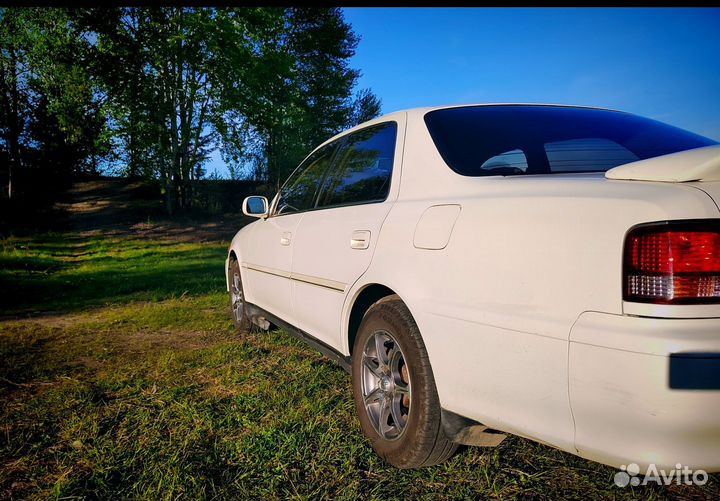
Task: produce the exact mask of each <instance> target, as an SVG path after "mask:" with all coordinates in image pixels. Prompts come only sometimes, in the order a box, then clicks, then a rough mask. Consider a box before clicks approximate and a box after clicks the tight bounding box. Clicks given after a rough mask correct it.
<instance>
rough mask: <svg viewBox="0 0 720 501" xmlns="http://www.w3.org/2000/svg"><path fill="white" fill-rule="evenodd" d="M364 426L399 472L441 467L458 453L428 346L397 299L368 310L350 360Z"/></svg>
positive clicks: (375, 445) (354, 391)
mask: <svg viewBox="0 0 720 501" xmlns="http://www.w3.org/2000/svg"><path fill="white" fill-rule="evenodd" d="M352 379H353V396H354V400H355V408H356V410H357V413H358V416H359V418H360V426H361V428H362V431H363V433H364V434H365V436H367V437H368V438H369V439H370V441H371V443H372V447H373V449H374V450H375V452H377V453H378V455H380V457H382V458H383V459H385V460H386V461H387V462H389V463H390V464H392V465H394V466H397V467H398V468H417V467H421V466H430V465H433V464H437V463H441V462H443V461H445V460H446V459H448V458H449V457H450V456H451V455H452V454H453V453H454V452H455V450H456V449H457V444H455V443H453V442H451V441H450V440H448V439H447V437H446V436H445V434H444V433H443V429H442V426H441V422H440V400H439V398H438V395H437V389H436V387H435V379H434V377H433V373H432V368H431V367H430V360H429V359H428V354H427V351H426V349H425V343H424V342H423V340H422V337H421V336H420V331H419V330H418V327H417V324H416V323H415V320H414V319H413V318H412V315H411V314H410V311H409V310H408V309H407V306H405V304H404V303H403V302H402V301H401V300H400V298H399V297H397V296H390V297H388V298H384V299H381V300H380V301H378V302H377V303H375V304H374V305H373V306H371V307H370V309H369V310H368V311H367V313H366V314H365V316H364V317H363V320H362V322H361V324H360V328H359V330H358V335H357V338H356V339H355V345H354V347H353V357H352Z"/></svg>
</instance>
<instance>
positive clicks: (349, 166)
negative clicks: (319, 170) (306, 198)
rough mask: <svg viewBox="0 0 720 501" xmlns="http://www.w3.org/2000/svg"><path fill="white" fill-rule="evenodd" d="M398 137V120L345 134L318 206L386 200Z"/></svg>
mask: <svg viewBox="0 0 720 501" xmlns="http://www.w3.org/2000/svg"><path fill="white" fill-rule="evenodd" d="M396 137H397V123H395V122H387V123H383V124H380V125H374V126H371V127H367V128H365V129H362V130H360V131H357V132H354V133H352V134H349V135H348V136H346V138H345V142H344V143H343V145H342V146H340V149H339V150H338V153H337V156H336V158H335V162H334V166H333V168H332V170H331V172H330V174H329V175H328V177H327V179H326V180H325V183H324V185H323V189H322V191H321V193H320V198H319V201H318V207H332V206H338V205H353V204H360V203H370V202H378V201H382V200H385V198H387V195H388V192H389V191H390V177H391V175H392V167H393V157H394V156H395V141H396Z"/></svg>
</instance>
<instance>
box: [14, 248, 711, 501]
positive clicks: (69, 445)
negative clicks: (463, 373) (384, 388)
mask: <svg viewBox="0 0 720 501" xmlns="http://www.w3.org/2000/svg"><path fill="white" fill-rule="evenodd" d="M0 249H2V252H1V253H0V265H1V266H0V290H1V291H2V292H0V295H1V296H0V299H1V303H0V304H1V306H0V308H1V310H2V314H3V315H5V316H8V315H16V316H18V317H20V318H19V319H16V320H6V321H4V322H2V323H0V360H2V363H1V364H0V499H2V498H6V499H113V500H115V499H167V500H170V499H173V500H174V499H278V500H279V499H308V500H310V499H312V500H314V499H347V500H353V499H359V498H361V499H378V500H379V499H383V500H384V499H397V500H403V501H407V500H409V499H533V500H549V501H553V500H558V499H637V498H646V499H717V498H718V497H720V486H719V485H720V483H719V482H718V477H717V475H714V476H712V477H711V481H710V483H709V484H708V485H706V486H705V487H702V488H698V487H682V488H681V487H678V486H673V487H670V488H660V487H657V486H653V487H644V488H632V489H631V488H625V489H620V488H617V487H615V486H614V484H613V475H614V473H615V470H614V469H612V468H609V467H605V466H602V465H599V464H596V463H593V462H589V461H585V460H583V459H581V458H578V457H576V456H573V455H570V454H566V453H563V452H560V451H557V450H555V449H552V448H549V447H546V446H544V445H540V444H537V443H535V442H532V441H528V440H524V439H521V438H519V437H514V436H512V437H509V438H508V439H507V440H506V441H505V442H503V443H502V444H501V445H500V446H499V447H497V448H495V449H480V448H465V449H463V450H462V451H460V453H458V454H457V455H455V456H454V457H453V458H452V459H451V460H450V461H449V462H448V463H446V464H443V465H440V466H436V467H432V468H425V469H421V470H414V471H405V470H398V469H395V468H392V467H390V466H388V465H386V464H384V463H383V462H382V461H381V460H380V459H379V458H378V457H377V456H376V455H375V454H374V453H373V452H372V450H371V448H370V446H369V444H368V442H367V441H366V440H365V438H364V437H363V436H362V435H361V433H360V432H359V423H358V421H357V418H356V417H355V412H354V408H353V403H352V394H351V390H350V378H349V376H348V375H347V374H345V373H344V372H343V371H342V370H340V369H339V368H337V367H336V366H334V365H333V364H332V363H330V362H329V361H327V360H326V359H324V358H323V357H322V356H321V355H320V354H318V353H316V352H314V351H312V350H311V349H309V348H307V347H305V346H304V345H302V344H301V343H300V342H298V341H295V340H294V339H293V338H291V337H289V336H287V335H286V334H284V333H283V332H281V331H275V332H271V333H264V334H250V335H245V336H239V335H237V334H236V333H235V332H234V330H233V327H232V323H231V322H230V320H229V315H228V309H227V298H226V295H225V292H224V277H223V260H224V257H225V246H224V245H216V244H179V243H172V242H154V241H143V240H133V239H120V238H109V237H106V238H103V237H97V238H92V239H87V240H83V239H80V238H79V236H77V235H73V234H47V235H42V236H37V237H35V238H26V239H19V238H11V239H7V240H4V241H0ZM43 312H53V313H52V314H51V315H38V314H39V313H43ZM27 316H31V318H23V317H27Z"/></svg>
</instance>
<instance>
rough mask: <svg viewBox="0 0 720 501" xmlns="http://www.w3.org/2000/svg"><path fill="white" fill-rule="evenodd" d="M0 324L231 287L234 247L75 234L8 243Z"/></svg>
mask: <svg viewBox="0 0 720 501" xmlns="http://www.w3.org/2000/svg"><path fill="white" fill-rule="evenodd" d="M1 250H2V252H1V253H0V318H1V317H23V316H29V315H33V314H38V313H46V312H54V313H67V312H73V311H80V310H84V309H88V308H90V307H98V306H105V305H109V304H123V303H127V302H129V301H138V300H140V301H143V300H144V301H160V300H163V299H168V298H172V297H179V296H182V295H202V294H207V293H211V292H218V291H222V290H224V288H225V277H224V260H225V257H226V248H225V246H224V245H221V244H212V245H210V244H173V243H171V242H154V241H142V240H134V239H108V238H102V237H101V238H93V239H79V238H76V237H68V236H67V235H56V236H48V235H43V236H41V237H37V238H33V239H26V240H16V241H13V242H8V241H6V242H4V243H3V247H2V249H1Z"/></svg>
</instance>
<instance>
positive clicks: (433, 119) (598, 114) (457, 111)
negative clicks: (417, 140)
mask: <svg viewBox="0 0 720 501" xmlns="http://www.w3.org/2000/svg"><path fill="white" fill-rule="evenodd" d="M425 124H426V125H427V128H428V131H429V132H430V136H431V137H432V140H433V142H434V143H435V147H436V148H437V150H438V152H439V153H440V155H441V156H442V158H443V160H445V163H446V164H447V165H448V166H449V167H450V168H451V169H452V170H454V171H455V172H457V173H458V174H462V175H464V176H493V175H523V174H553V173H563V172H604V171H607V170H608V169H611V168H613V167H617V166H618V165H623V164H626V163H629V162H633V161H636V160H645V159H647V158H653V157H657V156H660V155H666V154H668V153H675V152H678V151H685V150H690V149H693V148H700V147H703V146H710V145H713V144H717V143H716V142H715V141H713V140H711V139H708V138H706V137H702V136H699V135H697V134H693V133H692V132H688V131H686V130H683V129H679V128H677V127H673V126H671V125H667V124H664V123H662V122H657V121H655V120H651V119H649V118H643V117H639V116H637V115H632V114H630V113H623V112H619V111H610V110H600V109H591V108H573V107H569V106H541V105H535V106H533V105H490V106H463V107H458V108H445V109H440V110H435V111H431V112H429V113H427V114H426V115H425Z"/></svg>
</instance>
